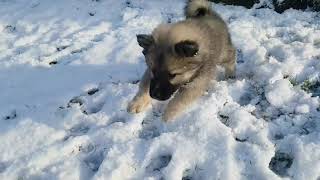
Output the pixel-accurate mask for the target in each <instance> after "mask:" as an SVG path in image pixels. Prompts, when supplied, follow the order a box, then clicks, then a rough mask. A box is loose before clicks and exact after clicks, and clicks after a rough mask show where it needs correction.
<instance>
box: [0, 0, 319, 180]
mask: <svg viewBox="0 0 320 180" xmlns="http://www.w3.org/2000/svg"><path fill="white" fill-rule="evenodd" d="M184 2H185V1H184V0H161V1H159V0H148V1H146V0H132V1H130V0H127V1H124V0H69V1H65V0H55V1H52V0H0V14H1V16H0V89H1V93H0V179H5V180H11V179H12V180H15V179H19V180H42V179H43V180H55V179H61V180H66V179H67V180H90V179H93V180H98V179H99V180H126V179H133V180H142V179H148V180H160V179H162V180H164V179H166V180H181V179H183V180H187V179H188V180H191V179H192V180H214V179H231V180H232V179H272V180H274V179H282V178H284V179H296V180H304V179H305V180H316V179H319V178H320V112H319V111H320V105H319V104H320V102H319V94H320V87H319V86H320V15H319V14H317V13H314V12H308V11H307V12H302V11H296V10H288V11H286V12H285V13H283V14H277V13H276V12H274V11H272V10H270V9H258V10H254V9H251V10H247V9H244V8H242V7H234V6H222V5H218V4H216V5H213V8H214V9H215V10H216V11H217V12H218V13H220V14H221V16H222V17H223V19H225V21H226V22H227V24H228V26H229V28H230V33H231V35H232V41H233V42H234V44H235V46H236V48H237V52H238V53H237V54H238V55H237V77H236V79H228V80H222V81H219V82H218V83H217V84H216V85H215V87H213V88H212V89H210V90H209V91H208V93H206V94H205V95H204V96H203V97H201V98H200V99H199V100H198V101H197V102H196V103H195V104H194V105H192V106H191V107H190V108H189V109H188V110H187V111H186V113H185V114H183V115H182V116H181V117H179V118H177V119H176V120H175V121H174V122H171V123H167V124H166V123H163V122H162V121H161V114H162V112H163V108H164V106H165V103H158V102H156V101H154V102H153V103H152V106H150V107H149V108H148V110H147V111H145V112H143V113H140V114H137V115H132V114H128V113H127V112H126V106H127V104H128V102H129V101H130V100H131V98H132V97H133V96H134V95H135V93H136V92H137V90H138V81H139V79H140V77H141V76H142V74H143V72H144V70H145V68H146V66H145V63H144V58H143V55H142V53H141V48H140V47H139V46H138V44H137V42H136V37H135V35H136V34H138V33H150V32H151V31H152V29H153V28H154V27H156V26H157V25H158V24H160V23H164V22H176V21H179V20H181V19H183V6H184Z"/></svg>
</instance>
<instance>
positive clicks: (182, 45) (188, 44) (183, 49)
mask: <svg viewBox="0 0 320 180" xmlns="http://www.w3.org/2000/svg"><path fill="white" fill-rule="evenodd" d="M174 50H175V52H176V53H177V55H179V56H181V57H193V56H196V55H197V54H198V51H199V45H198V43H196V42H194V41H189V40H187V41H181V42H179V43H177V44H175V45H174Z"/></svg>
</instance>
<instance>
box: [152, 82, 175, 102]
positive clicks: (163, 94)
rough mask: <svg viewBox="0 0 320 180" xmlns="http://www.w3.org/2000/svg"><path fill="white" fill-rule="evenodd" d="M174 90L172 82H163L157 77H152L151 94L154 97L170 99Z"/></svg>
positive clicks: (161, 99)
mask: <svg viewBox="0 0 320 180" xmlns="http://www.w3.org/2000/svg"><path fill="white" fill-rule="evenodd" d="M174 91H175V90H173V86H172V85H171V84H169V83H166V82H165V83H164V82H161V81H159V80H157V79H151V82H150V90H149V94H150V96H151V97H152V98H153V99H157V100H159V101H165V100H168V99H169V98H170V97H171V95H172V94H173V93H174Z"/></svg>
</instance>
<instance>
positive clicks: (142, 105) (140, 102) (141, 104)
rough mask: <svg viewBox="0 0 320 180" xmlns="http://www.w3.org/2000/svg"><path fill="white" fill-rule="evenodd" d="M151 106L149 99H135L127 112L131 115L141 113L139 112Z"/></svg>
mask: <svg viewBox="0 0 320 180" xmlns="http://www.w3.org/2000/svg"><path fill="white" fill-rule="evenodd" d="M149 104H150V98H149V97H135V98H133V100H132V101H131V102H130V103H129V105H128V107H127V111H128V112H130V113H139V112H142V111H144V110H145V109H146V108H147V107H148V105H149Z"/></svg>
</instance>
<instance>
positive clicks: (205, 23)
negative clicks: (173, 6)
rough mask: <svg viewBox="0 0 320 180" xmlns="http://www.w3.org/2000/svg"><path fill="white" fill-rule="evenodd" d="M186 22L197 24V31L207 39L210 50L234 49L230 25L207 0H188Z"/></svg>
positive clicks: (215, 51) (214, 51)
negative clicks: (229, 29) (228, 25)
mask: <svg viewBox="0 0 320 180" xmlns="http://www.w3.org/2000/svg"><path fill="white" fill-rule="evenodd" d="M185 16H186V20H185V21H184V23H186V24H196V26H198V27H199V30H198V31H197V33H199V35H200V36H203V37H202V38H201V39H203V40H204V41H207V43H206V44H208V48H209V51H211V52H213V53H218V52H217V51H220V50H223V49H233V45H232V42H231V38H230V34H229V31H228V27H227V25H226V23H225V22H224V20H223V19H222V18H221V17H220V15H219V14H217V13H216V12H215V11H213V10H212V8H211V6H210V2H208V1H207V0H188V2H187V4H186V7H185ZM220 48H221V49H220Z"/></svg>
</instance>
